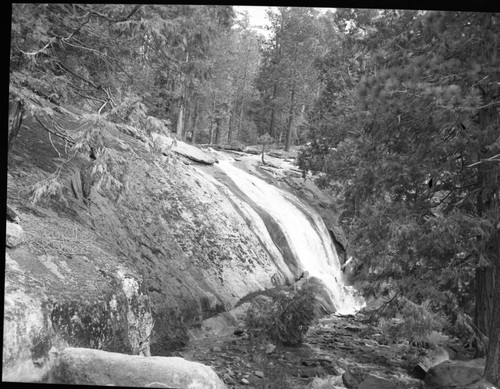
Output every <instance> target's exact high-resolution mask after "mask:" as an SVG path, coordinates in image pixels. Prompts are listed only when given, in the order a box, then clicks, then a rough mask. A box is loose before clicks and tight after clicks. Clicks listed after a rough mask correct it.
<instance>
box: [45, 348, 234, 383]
mask: <svg viewBox="0 0 500 389" xmlns="http://www.w3.org/2000/svg"><path fill="white" fill-rule="evenodd" d="M46 381H47V382H48V383H55V384H66V385H99V386H126V387H153V388H191V389H225V388H226V385H225V384H224V383H223V382H222V380H221V379H220V378H219V377H218V376H217V374H216V373H215V372H214V370H213V369H212V368H210V367H208V366H205V365H202V364H201V363H197V362H190V361H187V360H185V359H183V358H179V357H149V358H148V357H143V356H136V355H124V354H119V353H110V352H106V351H101V350H92V349H85V348H71V347H68V348H66V349H64V350H63V351H62V353H61V355H60V356H59V357H58V358H57V361H56V362H55V364H54V367H53V368H52V370H51V371H50V372H49V373H48V378H47V380H46Z"/></svg>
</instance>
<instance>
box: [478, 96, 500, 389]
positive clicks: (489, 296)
mask: <svg viewBox="0 0 500 389" xmlns="http://www.w3.org/2000/svg"><path fill="white" fill-rule="evenodd" d="M488 100H489V99H485V101H488ZM496 117H497V113H496V109H495V108H494V107H493V109H492V107H489V108H487V109H482V110H481V111H480V112H479V123H480V126H481V130H482V131H483V132H484V138H483V139H484V143H483V144H486V145H491V144H492V143H493V142H494V141H495V139H496V138H497V135H498V134H497V133H496V131H494V130H492V129H491V128H490V124H491V123H494V121H495V119H496ZM484 150H486V151H484ZM493 152H494V151H493V150H488V148H483V150H480V151H479V152H478V161H484V160H485V159H487V158H489V157H491V156H492V155H493V154H492V153H493ZM499 175H500V174H499V169H498V167H497V166H496V162H483V163H480V164H479V166H478V176H477V186H478V188H480V191H479V193H478V195H477V210H478V216H480V217H481V216H483V217H484V216H488V215H495V214H498V207H499V200H498V195H499V192H500V190H499V182H498V177H499ZM492 221H493V223H494V224H495V226H494V228H495V232H494V233H493V236H491V238H490V240H489V241H488V242H486V244H485V245H483V247H485V250H484V254H483V255H484V256H485V257H486V258H487V259H489V262H490V267H488V268H486V269H478V271H477V273H476V287H477V289H476V310H475V318H474V319H475V321H476V325H477V326H478V329H479V330H481V331H483V330H484V331H485V335H486V336H487V337H488V346H487V351H486V367H485V378H486V379H487V380H488V381H490V382H491V383H492V384H494V385H496V386H500V303H499V302H500V228H499V227H500V225H499V224H498V223H499V222H498V220H495V219H494V218H493V219H492Z"/></svg>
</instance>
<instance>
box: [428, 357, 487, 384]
mask: <svg viewBox="0 0 500 389" xmlns="http://www.w3.org/2000/svg"><path fill="white" fill-rule="evenodd" d="M484 366H485V360H484V358H479V359H472V360H470V361H445V362H442V363H440V364H439V365H436V366H433V367H431V368H430V369H429V371H428V372H427V374H426V376H425V384H426V385H427V386H429V387H430V388H435V389H447V388H457V387H458V388H460V387H464V386H468V385H472V384H474V383H477V382H478V381H480V380H481V379H482V378H483V373H484Z"/></svg>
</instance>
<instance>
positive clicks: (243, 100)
mask: <svg viewBox="0 0 500 389" xmlns="http://www.w3.org/2000/svg"><path fill="white" fill-rule="evenodd" d="M249 53H250V43H248V44H247V55H246V56H245V68H244V70H243V89H242V91H241V103H240V120H239V121H238V127H237V128H236V139H240V134H241V122H242V121H243V106H244V102H245V87H246V83H247V67H248V55H249Z"/></svg>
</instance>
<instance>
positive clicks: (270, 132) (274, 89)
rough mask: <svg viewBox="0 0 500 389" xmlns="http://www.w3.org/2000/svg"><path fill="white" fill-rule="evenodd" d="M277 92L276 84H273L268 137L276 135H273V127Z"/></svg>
mask: <svg viewBox="0 0 500 389" xmlns="http://www.w3.org/2000/svg"><path fill="white" fill-rule="evenodd" d="M277 90H278V83H277V82H275V83H274V86H273V99H272V103H271V104H272V106H271V109H272V111H271V124H270V126H269V135H271V136H272V137H276V134H275V133H274V125H275V119H276V107H275V106H274V102H275V100H276V93H277Z"/></svg>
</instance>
